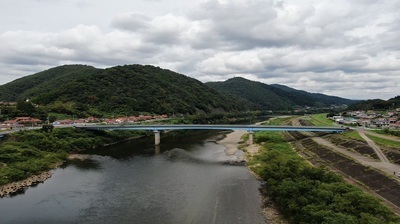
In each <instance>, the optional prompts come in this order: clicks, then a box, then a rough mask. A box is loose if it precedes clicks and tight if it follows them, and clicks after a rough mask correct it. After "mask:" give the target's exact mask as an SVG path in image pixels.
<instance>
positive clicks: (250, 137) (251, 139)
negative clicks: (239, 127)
mask: <svg viewBox="0 0 400 224" xmlns="http://www.w3.org/2000/svg"><path fill="white" fill-rule="evenodd" d="M248 133H249V145H253V143H254V132H252V131H249V132H248Z"/></svg>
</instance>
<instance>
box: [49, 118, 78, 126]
mask: <svg viewBox="0 0 400 224" xmlns="http://www.w3.org/2000/svg"><path fill="white" fill-rule="evenodd" d="M73 123H74V122H73V121H72V120H70V119H65V120H57V121H54V122H53V124H54V125H66V124H73Z"/></svg>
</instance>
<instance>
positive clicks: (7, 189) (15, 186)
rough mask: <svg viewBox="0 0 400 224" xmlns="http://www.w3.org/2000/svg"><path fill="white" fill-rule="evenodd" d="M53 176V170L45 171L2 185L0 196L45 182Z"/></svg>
mask: <svg viewBox="0 0 400 224" xmlns="http://www.w3.org/2000/svg"><path fill="white" fill-rule="evenodd" d="M50 177H51V172H43V173H41V174H39V175H34V176H31V177H28V178H26V179H25V180H21V181H17V182H13V183H9V184H6V185H3V186H0V198H2V197H4V196H7V195H9V194H13V193H16V192H18V191H21V190H24V189H26V188H27V187H29V186H33V185H36V184H39V183H43V182H44V181H45V180H47V179H48V178H50Z"/></svg>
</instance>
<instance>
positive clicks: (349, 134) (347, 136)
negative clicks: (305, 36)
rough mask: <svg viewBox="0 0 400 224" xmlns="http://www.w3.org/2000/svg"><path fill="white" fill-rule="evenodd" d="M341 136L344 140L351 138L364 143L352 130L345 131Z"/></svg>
mask: <svg viewBox="0 0 400 224" xmlns="http://www.w3.org/2000/svg"><path fill="white" fill-rule="evenodd" d="M341 135H342V136H344V137H346V138H353V139H357V140H360V141H363V142H365V140H364V139H363V137H361V136H360V134H359V133H358V132H357V131H354V130H349V131H345V132H343V133H341Z"/></svg>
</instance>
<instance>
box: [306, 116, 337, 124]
mask: <svg viewBox="0 0 400 224" xmlns="http://www.w3.org/2000/svg"><path fill="white" fill-rule="evenodd" d="M326 115H327V114H326V113H324V114H313V115H311V120H310V121H311V123H313V124H314V125H315V126H332V125H334V124H335V123H334V122H333V121H332V120H329V119H328V118H326Z"/></svg>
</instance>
